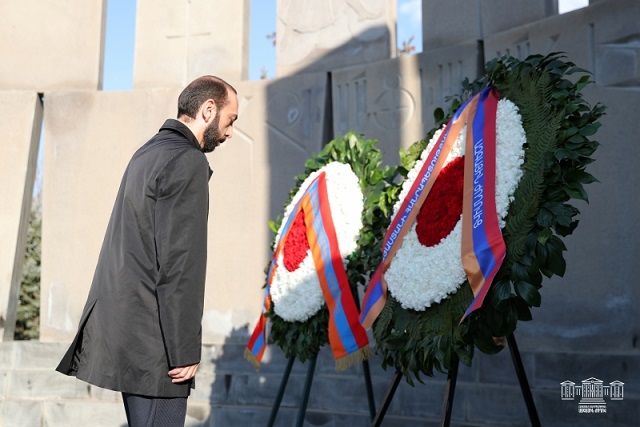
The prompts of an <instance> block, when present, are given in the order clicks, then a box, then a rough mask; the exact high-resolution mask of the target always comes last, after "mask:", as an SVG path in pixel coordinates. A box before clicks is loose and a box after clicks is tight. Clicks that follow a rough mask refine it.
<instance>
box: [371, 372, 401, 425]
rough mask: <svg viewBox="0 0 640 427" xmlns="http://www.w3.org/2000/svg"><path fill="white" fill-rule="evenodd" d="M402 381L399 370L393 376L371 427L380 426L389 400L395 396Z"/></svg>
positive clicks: (389, 402)
mask: <svg viewBox="0 0 640 427" xmlns="http://www.w3.org/2000/svg"><path fill="white" fill-rule="evenodd" d="M401 379H402V372H400V370H397V371H396V374H395V375H394V376H393V380H392V382H391V385H390V386H389V389H388V390H387V394H386V395H385V396H384V400H383V401H382V407H381V408H380V411H379V412H378V413H377V414H376V416H375V418H374V419H373V423H372V424H371V427H380V426H381V425H382V420H383V419H384V416H385V414H386V413H387V409H389V405H390V404H391V399H393V395H394V394H396V389H397V388H398V384H400V380H401Z"/></svg>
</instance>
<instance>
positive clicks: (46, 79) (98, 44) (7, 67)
mask: <svg viewBox="0 0 640 427" xmlns="http://www.w3.org/2000/svg"><path fill="white" fill-rule="evenodd" d="M106 5H107V1H106V0H100V1H84V0H53V1H46V2H42V1H39V0H24V1H19V2H14V1H3V2H0V62H1V63H2V64H3V65H2V67H0V90H3V89H21V90H36V91H40V92H43V91H45V90H52V89H94V90H95V89H98V88H100V87H101V85H102V61H103V52H104V31H105V19H106Z"/></svg>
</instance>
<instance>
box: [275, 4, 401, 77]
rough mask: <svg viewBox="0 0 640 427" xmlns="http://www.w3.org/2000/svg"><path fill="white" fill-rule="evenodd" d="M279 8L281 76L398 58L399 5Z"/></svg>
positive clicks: (280, 5) (278, 56) (277, 64)
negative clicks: (397, 14) (397, 6)
mask: <svg viewBox="0 0 640 427" xmlns="http://www.w3.org/2000/svg"><path fill="white" fill-rule="evenodd" d="M277 4H278V6H277V14H278V21H277V25H276V36H277V38H276V74H277V76H279V77H283V76H287V75H291V74H294V73H299V72H312V71H329V70H331V69H334V68H341V67H345V66H349V65H356V64H368V63H371V62H375V61H379V60H382V59H388V58H391V57H393V56H395V45H396V41H395V25H396V2H395V1H392V0H372V1H367V2H363V1H353V0H330V1H328V2H317V1H313V0H311V1H309V0H305V1H300V0H278V3H277Z"/></svg>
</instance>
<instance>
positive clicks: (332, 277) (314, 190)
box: [309, 181, 359, 353]
mask: <svg viewBox="0 0 640 427" xmlns="http://www.w3.org/2000/svg"><path fill="white" fill-rule="evenodd" d="M309 196H310V199H311V206H312V209H313V229H314V231H315V233H316V236H317V238H318V247H319V248H320V254H321V256H322V261H323V265H324V274H325V278H326V279H327V285H328V287H329V292H330V294H331V297H332V298H333V301H334V302H335V304H334V308H333V311H332V313H331V315H332V316H333V319H334V321H335V324H336V329H337V331H338V335H339V336H340V341H341V342H342V345H343V347H344V349H345V351H346V352H347V353H352V352H354V351H356V350H358V348H359V347H358V344H357V342H356V340H355V337H354V336H353V334H352V332H351V326H350V325H349V321H348V319H347V316H346V314H345V312H344V308H343V307H342V300H341V295H342V290H341V289H340V282H339V281H338V277H337V276H336V272H335V270H334V268H333V258H332V255H331V245H330V243H329V238H328V236H327V234H326V230H325V227H324V221H323V218H322V212H321V211H320V200H319V199H318V181H314V183H313V184H312V185H311V186H310V187H309ZM339 262H340V263H341V264H342V259H340V260H339Z"/></svg>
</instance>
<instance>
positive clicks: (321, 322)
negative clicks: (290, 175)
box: [245, 132, 397, 361]
mask: <svg viewBox="0 0 640 427" xmlns="http://www.w3.org/2000/svg"><path fill="white" fill-rule="evenodd" d="M376 143H377V141H375V140H365V139H363V138H362V137H361V136H360V135H357V134H355V133H352V132H350V133H348V134H346V135H345V136H344V137H341V138H336V139H334V140H332V141H331V142H329V143H328V144H327V145H326V146H325V147H324V149H323V150H322V151H321V152H320V153H319V154H317V155H314V156H313V157H312V158H310V159H309V160H307V162H306V163H305V172H304V173H302V174H300V175H298V176H297V177H296V178H295V180H296V184H295V186H294V188H293V189H292V190H291V192H290V198H289V201H288V202H287V204H286V208H285V209H284V218H282V219H278V220H277V221H275V222H274V221H271V222H270V227H271V229H272V230H273V231H274V233H275V238H274V241H273V246H275V244H276V242H278V241H279V239H280V235H281V233H282V229H283V225H284V223H285V221H286V220H287V219H288V216H289V215H290V213H291V212H292V210H293V206H295V204H296V203H297V201H298V200H299V197H300V195H301V194H302V193H303V192H304V189H305V188H307V187H308V185H309V183H310V182H312V181H313V180H314V179H315V178H316V177H317V176H318V174H320V173H322V172H325V173H327V172H329V173H330V175H329V174H327V186H328V187H329V186H331V188H328V190H329V191H328V193H332V192H333V193H334V194H338V195H337V196H335V197H334V198H333V199H332V200H330V202H331V212H332V216H333V218H334V223H335V227H336V234H337V235H338V239H339V244H340V252H341V255H342V257H343V263H344V265H345V269H346V274H347V277H348V281H349V285H350V288H351V292H352V295H354V296H357V295H358V294H357V285H358V284H360V285H364V284H365V283H366V278H367V277H368V274H369V271H370V270H371V269H372V268H373V267H372V266H373V265H374V264H373V263H375V262H379V260H380V255H379V250H378V248H379V245H380V242H381V240H382V233H383V232H384V229H385V228H386V226H387V225H388V216H389V213H390V210H391V205H392V202H393V199H394V194H395V193H394V192H397V190H396V186H394V185H393V184H392V181H393V178H394V176H395V175H396V170H395V168H392V167H389V166H384V167H382V166H381V163H382V154H381V152H380V150H379V149H378V148H377V147H376ZM331 189H333V191H331ZM300 221H302V218H299V217H296V218H295V219H294V220H293V223H292V225H291V230H290V232H289V236H288V237H287V244H286V245H285V247H284V249H283V251H282V254H280V255H279V256H278V259H277V263H278V264H279V266H278V268H277V269H276V274H275V275H274V280H273V282H272V286H271V295H272V299H271V302H272V304H271V305H270V307H269V308H268V310H267V311H266V313H265V316H266V318H267V319H268V320H269V322H270V325H271V329H270V334H269V340H270V341H272V342H273V343H275V344H276V345H278V346H279V347H280V348H281V349H282V350H283V351H284V353H285V356H286V357H288V358H290V357H295V358H297V359H299V360H301V361H305V360H308V359H310V358H312V357H313V356H315V355H316V354H317V353H318V352H319V351H320V348H321V347H322V346H323V345H325V344H327V343H328V342H329V331H328V323H329V310H328V309H327V306H326V304H325V301H324V299H323V298H322V293H321V291H320V287H319V285H318V279H317V274H316V271H315V269H314V267H313V263H312V261H311V260H310V259H309V258H310V255H309V254H308V252H307V250H308V242H307V240H306V238H305V237H304V236H303V233H302V232H301V231H300V230H301V226H300V223H299V222H300ZM296 222H297V223H296ZM356 301H357V299H356ZM245 354H247V353H246V352H245ZM249 359H250V358H249ZM250 360H251V359H250Z"/></svg>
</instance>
